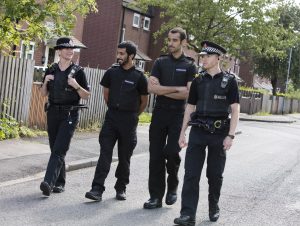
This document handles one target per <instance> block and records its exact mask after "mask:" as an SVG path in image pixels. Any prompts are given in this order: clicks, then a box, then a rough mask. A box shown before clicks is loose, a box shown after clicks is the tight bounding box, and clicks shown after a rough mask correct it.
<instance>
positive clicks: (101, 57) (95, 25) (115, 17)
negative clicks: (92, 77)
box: [80, 0, 122, 69]
mask: <svg viewBox="0 0 300 226" xmlns="http://www.w3.org/2000/svg"><path fill="white" fill-rule="evenodd" d="M97 3H98V8H99V12H98V13H92V14H89V15H88V16H87V18H86V19H85V21H84V29H83V36H82V42H83V43H84V44H85V45H86V46H87V47H88V49H86V50H82V52H81V54H80V64H81V65H82V66H89V67H93V68H96V67H98V68H100V69H106V68H108V67H109V66H110V65H111V64H112V63H113V62H115V60H116V49H117V45H118V43H119V38H120V30H121V19H122V0H114V1H111V0H97Z"/></svg>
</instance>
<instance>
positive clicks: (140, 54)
mask: <svg viewBox="0 0 300 226" xmlns="http://www.w3.org/2000/svg"><path fill="white" fill-rule="evenodd" d="M135 59H137V60H144V61H152V59H151V58H150V57H148V56H147V55H146V54H145V53H143V52H142V51H141V50H139V49H137V51H136V56H135Z"/></svg>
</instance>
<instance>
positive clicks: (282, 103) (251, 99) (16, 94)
mask: <svg viewBox="0 0 300 226" xmlns="http://www.w3.org/2000/svg"><path fill="white" fill-rule="evenodd" d="M84 71H85V73H86V76H87V80H88V83H89V84H90V86H91V97H90V99H89V100H87V101H82V103H83V104H86V105H87V106H88V109H86V110H82V111H81V113H80V121H79V127H80V128H87V127H89V126H91V125H93V124H94V123H97V124H99V123H101V122H102V121H103V119H104V116H105V112H106V104H105V102H104V98H103V95H102V93H103V89H102V86H101V85H100V81H101V79H102V77H103V75H104V72H105V71H104V70H100V69H92V68H84ZM33 72H34V61H32V60H24V59H18V58H13V57H10V56H7V57H6V56H1V55H0V114H1V113H4V114H7V115H10V116H12V117H14V118H16V119H17V121H19V122H22V123H23V124H25V125H28V126H30V127H33V128H39V129H45V128H46V115H45V113H44V103H45V102H46V100H47V99H46V98H45V97H42V96H41V94H40V91H39V87H40V83H33V74H34V73H33ZM154 102H155V96H154V95H150V96H149V102H148V105H147V107H146V111H147V112H150V113H151V112H152V110H153V106H154ZM240 102H241V112H243V113H248V114H254V113H256V112H259V111H263V112H269V113H272V114H287V113H294V112H300V101H299V100H292V99H287V98H283V97H273V96H270V95H262V94H259V93H256V92H245V91H241V92H240ZM0 117H1V115H0Z"/></svg>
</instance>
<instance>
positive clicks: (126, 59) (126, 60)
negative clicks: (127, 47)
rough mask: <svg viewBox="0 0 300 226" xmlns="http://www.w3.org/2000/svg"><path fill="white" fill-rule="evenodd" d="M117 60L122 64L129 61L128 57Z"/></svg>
mask: <svg viewBox="0 0 300 226" xmlns="http://www.w3.org/2000/svg"><path fill="white" fill-rule="evenodd" d="M117 62H118V63H119V64H120V65H121V66H122V65H125V64H127V63H128V57H126V58H125V59H124V60H123V59H120V58H119V59H117Z"/></svg>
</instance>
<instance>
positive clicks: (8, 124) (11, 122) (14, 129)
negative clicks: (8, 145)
mask: <svg viewBox="0 0 300 226" xmlns="http://www.w3.org/2000/svg"><path fill="white" fill-rule="evenodd" d="M17 137H19V124H18V122H17V121H16V120H15V119H14V118H12V117H10V116H6V117H2V118H0V140H5V139H10V138H17Z"/></svg>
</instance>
